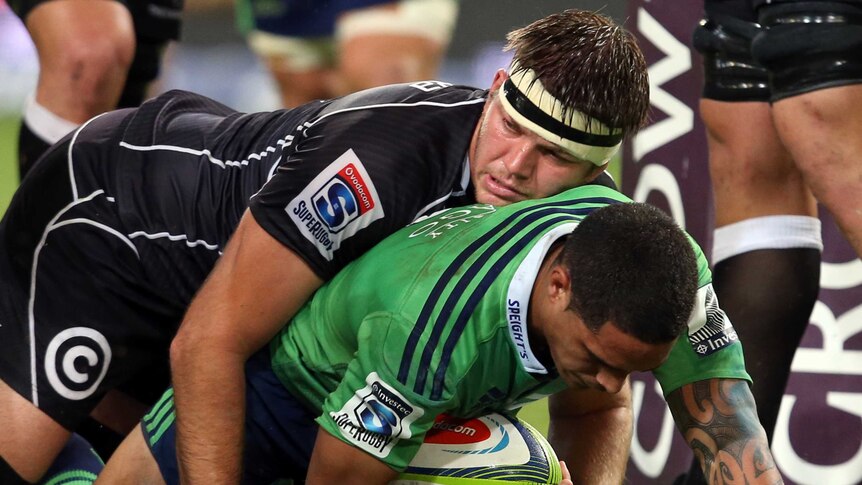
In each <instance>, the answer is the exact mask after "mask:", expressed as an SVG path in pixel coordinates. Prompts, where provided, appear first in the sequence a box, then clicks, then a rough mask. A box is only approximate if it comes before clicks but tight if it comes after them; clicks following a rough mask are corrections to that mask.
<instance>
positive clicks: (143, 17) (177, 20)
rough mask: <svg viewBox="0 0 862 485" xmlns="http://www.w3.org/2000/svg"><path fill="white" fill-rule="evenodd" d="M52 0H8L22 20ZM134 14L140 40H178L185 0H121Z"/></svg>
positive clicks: (136, 31) (133, 17) (136, 32)
mask: <svg viewBox="0 0 862 485" xmlns="http://www.w3.org/2000/svg"><path fill="white" fill-rule="evenodd" d="M49 1H51V0H8V2H7V3H8V4H9V6H10V7H12V10H13V11H14V12H15V14H17V15H18V17H20V18H21V20H26V18H27V15H29V14H30V12H31V11H32V10H33V9H34V8H36V7H37V6H39V5H40V4H42V3H44V2H49ZM119 1H121V2H122V3H123V5H125V6H126V7H127V8H128V9H129V12H130V13H131V14H132V19H133V21H134V25H135V35H136V37H137V38H138V41H139V42H140V41H141V40H147V41H164V42H167V41H168V40H178V39H179V37H180V27H181V25H182V18H181V17H182V11H183V0H119Z"/></svg>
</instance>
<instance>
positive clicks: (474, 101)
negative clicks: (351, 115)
mask: <svg viewBox="0 0 862 485" xmlns="http://www.w3.org/2000/svg"><path fill="white" fill-rule="evenodd" d="M484 102H485V98H476V99H468V100H466V101H458V102H457V103H438V102H436V101H417V102H415V103H383V104H369V105H368V106H353V107H350V108H344V109H339V110H335V111H333V112H331V113H326V114H323V115H321V116H320V118H317V119H315V120H314V121H311V122H310V123H305V125H306V127H307V128H311V127H312V126H314V125H316V124H317V122H318V121H320V120H323V119H325V118H329V117H330V116H332V115H337V114H340V113H348V112H351V111H359V110H361V109H374V108H411V107H414V106H437V107H438V108H457V107H459V106H469V105H471V104H478V103H484Z"/></svg>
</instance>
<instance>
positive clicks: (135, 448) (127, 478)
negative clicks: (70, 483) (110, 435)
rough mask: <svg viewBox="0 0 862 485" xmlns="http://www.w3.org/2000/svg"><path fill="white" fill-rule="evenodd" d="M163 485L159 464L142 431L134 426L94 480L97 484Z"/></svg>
mask: <svg viewBox="0 0 862 485" xmlns="http://www.w3.org/2000/svg"><path fill="white" fill-rule="evenodd" d="M129 483H134V484H137V485H163V484H164V483H165V481H164V479H162V474H161V472H159V466H158V464H156V460H155V459H154V458H153V455H152V454H151V453H150V449H149V447H147V443H146V442H145V441H144V433H143V432H142V431H141V428H140V427H136V428H135V429H133V430H132V432H131V433H129V435H128V436H127V437H126V439H125V440H123V443H122V444H121V445H120V447H119V448H117V451H115V452H114V455H113V456H112V457H111V459H110V460H108V463H107V464H106V465H105V469H104V470H103V471H102V473H101V474H100V475H99V478H98V479H97V480H96V484H97V485H110V484H119V485H123V484H129Z"/></svg>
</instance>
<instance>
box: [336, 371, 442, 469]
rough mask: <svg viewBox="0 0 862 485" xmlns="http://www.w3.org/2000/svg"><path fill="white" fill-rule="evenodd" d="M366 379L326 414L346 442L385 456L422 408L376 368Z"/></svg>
mask: <svg viewBox="0 0 862 485" xmlns="http://www.w3.org/2000/svg"><path fill="white" fill-rule="evenodd" d="M365 383H366V386H365V387H363V388H362V389H360V390H358V391H356V392H355V393H354V394H353V397H351V398H350V400H348V401H347V403H345V404H344V406H343V407H342V408H341V410H340V411H338V412H330V413H329V415H330V416H331V417H332V419H333V420H334V421H335V424H336V425H337V426H338V427H339V429H340V430H341V435H342V436H344V437H345V438H346V439H347V440H348V441H349V442H351V443H353V444H354V445H355V446H356V447H357V448H360V449H362V450H365V451H367V452H368V453H370V454H372V455H374V456H376V457H379V458H384V457H386V456H388V455H389V452H390V451H392V447H393V446H395V444H396V443H397V442H398V440H399V439H401V438H409V437H410V436H411V431H410V424H411V423H413V422H414V421H416V419H418V418H420V417H421V416H422V415H423V414H425V411H424V410H423V409H422V408H420V407H417V406H414V405H413V404H412V403H410V401H408V400H407V399H406V398H405V397H404V396H402V395H401V394H400V393H399V392H398V391H396V390H394V389H392V388H391V387H389V386H388V385H386V384H385V383H384V382H383V381H382V380H381V379H380V376H379V375H377V373H376V372H372V373H371V374H368V377H366V378H365Z"/></svg>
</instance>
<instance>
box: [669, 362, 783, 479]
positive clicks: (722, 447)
mask: <svg viewBox="0 0 862 485" xmlns="http://www.w3.org/2000/svg"><path fill="white" fill-rule="evenodd" d="M667 403H668V406H669V407H670V410H671V413H673V417H674V420H675V421H676V425H677V428H678V429H679V430H680V432H681V433H682V434H683V436H684V437H685V441H686V443H688V445H689V446H690V447H691V449H692V451H694V455H695V456H696V457H697V459H698V460H699V461H700V466H701V469H702V470H703V475H704V476H705V477H706V479H707V482H708V483H710V484H749V485H754V484H780V483H784V482H783V480H782V479H781V474H780V473H779V472H778V469H777V468H776V466H775V462H774V460H773V459H772V453H771V452H770V451H769V443H768V442H767V439H766V433H765V432H764V431H763V427H762V426H761V425H760V422H759V421H758V419H757V410H756V408H755V404H754V397H752V395H751V391H750V390H749V388H748V383H747V382H745V381H742V380H738V379H710V380H705V381H699V382H694V383H692V384H687V385H685V386H683V387H681V388H679V389H677V390H675V391H673V392H671V393H670V394H669V395H668V396H667Z"/></svg>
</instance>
